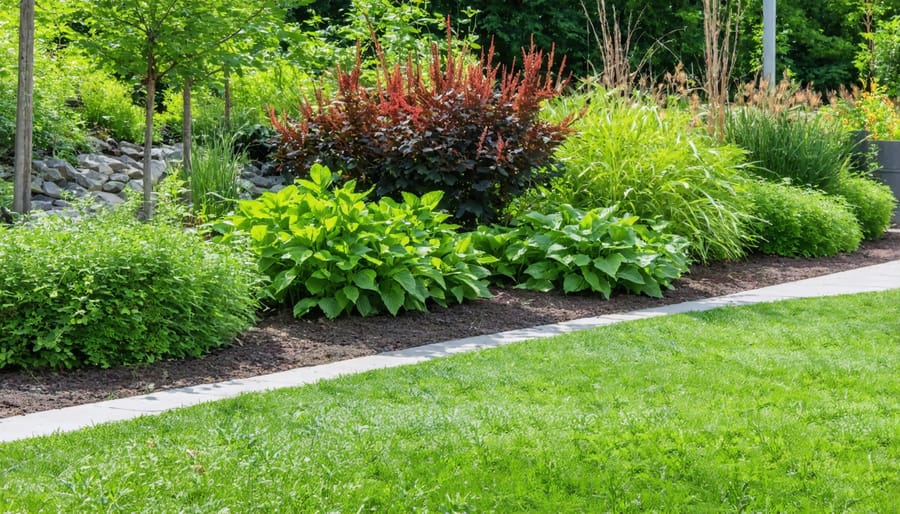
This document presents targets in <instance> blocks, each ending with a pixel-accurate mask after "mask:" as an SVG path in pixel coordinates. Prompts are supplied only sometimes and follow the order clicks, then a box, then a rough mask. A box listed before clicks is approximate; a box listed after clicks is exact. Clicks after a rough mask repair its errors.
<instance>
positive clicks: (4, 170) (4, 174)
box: [0, 164, 16, 180]
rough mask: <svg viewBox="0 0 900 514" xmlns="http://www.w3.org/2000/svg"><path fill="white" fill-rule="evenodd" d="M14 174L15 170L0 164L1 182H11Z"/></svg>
mask: <svg viewBox="0 0 900 514" xmlns="http://www.w3.org/2000/svg"><path fill="white" fill-rule="evenodd" d="M15 174H16V170H15V168H13V167H12V166H6V165H3V164H0V179H2V180H12V178H13V175H15Z"/></svg>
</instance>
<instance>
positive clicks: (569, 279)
mask: <svg viewBox="0 0 900 514" xmlns="http://www.w3.org/2000/svg"><path fill="white" fill-rule="evenodd" d="M588 287H590V284H588V283H587V281H586V280H585V279H584V277H582V276H581V275H579V274H578V273H569V274H567V275H566V278H565V280H563V292H564V293H576V292H578V291H584V290H585V289H587V288H588Z"/></svg>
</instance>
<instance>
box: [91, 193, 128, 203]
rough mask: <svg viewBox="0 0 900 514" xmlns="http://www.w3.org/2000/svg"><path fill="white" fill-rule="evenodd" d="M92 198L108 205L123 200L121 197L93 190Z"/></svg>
mask: <svg viewBox="0 0 900 514" xmlns="http://www.w3.org/2000/svg"><path fill="white" fill-rule="evenodd" d="M94 198H95V199H96V200H97V201H98V202H100V203H101V204H104V205H110V206H116V205H120V204H122V203H123V202H125V200H123V199H122V198H121V197H119V196H117V195H114V194H112V193H107V192H104V191H95V192H94Z"/></svg>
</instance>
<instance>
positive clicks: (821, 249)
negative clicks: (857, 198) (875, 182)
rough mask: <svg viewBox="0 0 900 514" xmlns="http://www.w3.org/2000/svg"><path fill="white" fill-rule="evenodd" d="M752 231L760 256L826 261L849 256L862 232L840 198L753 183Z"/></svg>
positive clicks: (757, 182) (807, 190)
mask: <svg viewBox="0 0 900 514" xmlns="http://www.w3.org/2000/svg"><path fill="white" fill-rule="evenodd" d="M749 193H750V197H751V198H752V200H753V204H754V214H755V215H756V216H757V217H758V218H759V219H758V220H757V221H756V222H755V223H754V227H755V230H756V233H757V235H758V236H759V239H758V241H757V245H756V248H757V249H758V250H760V251H761V252H763V253H768V254H774V255H784V256H790V257H825V256H829V255H834V254H837V253H839V252H852V251H854V250H856V249H857V248H858V247H859V242H860V241H861V240H862V236H863V234H862V231H861V230H860V228H859V224H858V223H857V222H856V217H855V216H854V215H853V212H852V211H851V209H850V207H849V206H848V205H847V202H845V201H844V200H843V198H840V197H836V196H828V195H826V194H825V193H822V192H820V191H815V190H811V189H803V188H800V187H796V186H791V185H788V184H782V183H777V182H767V181H762V180H760V181H753V182H752V183H751V187H750V191H749Z"/></svg>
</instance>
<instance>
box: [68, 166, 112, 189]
mask: <svg viewBox="0 0 900 514" xmlns="http://www.w3.org/2000/svg"><path fill="white" fill-rule="evenodd" d="M108 180H109V177H107V176H106V175H105V174H103V173H100V172H99V171H95V170H77V171H76V172H75V183H76V184H78V185H79V186H81V187H83V188H85V189H87V190H88V191H100V190H101V189H102V188H103V184H105V183H106V182H107V181H108Z"/></svg>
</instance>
